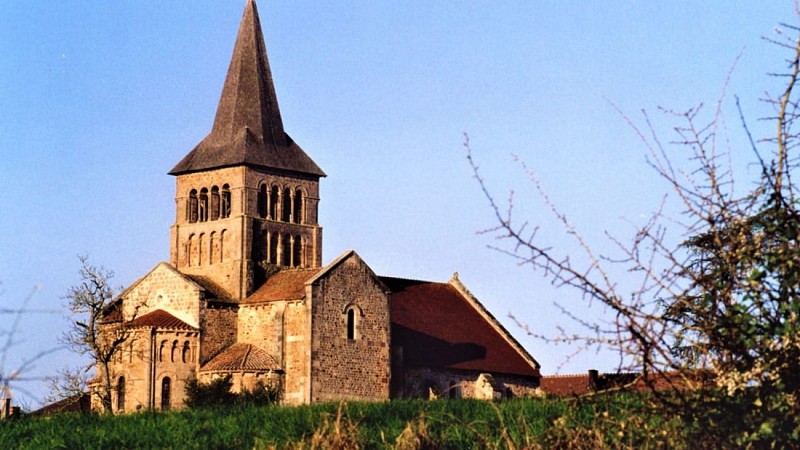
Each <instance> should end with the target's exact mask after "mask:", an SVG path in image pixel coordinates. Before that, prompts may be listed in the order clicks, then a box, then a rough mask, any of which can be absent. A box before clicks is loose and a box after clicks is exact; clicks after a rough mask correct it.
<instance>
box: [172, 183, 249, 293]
mask: <svg viewBox="0 0 800 450" xmlns="http://www.w3.org/2000/svg"><path fill="white" fill-rule="evenodd" d="M247 170H248V169H247V168H245V167H229V168H224V169H215V170H211V171H204V172H196V173H189V174H184V175H180V176H178V177H177V178H176V181H175V223H174V224H173V225H172V226H171V227H170V262H171V263H172V265H173V266H175V267H176V268H178V270H180V271H181V272H183V273H187V274H192V275H198V276H202V277H204V278H206V279H208V280H209V281H210V282H211V283H213V284H214V285H215V286H217V287H218V290H220V291H222V292H224V293H225V294H224V295H225V297H228V298H231V299H235V300H238V299H240V298H242V297H243V296H245V295H247V292H244V291H246V289H247V286H246V283H247V280H246V276H247V274H246V271H243V270H242V269H243V265H244V264H245V263H246V259H247V258H248V257H249V255H246V254H244V251H243V248H245V247H244V244H246V243H247V239H248V238H249V233H250V232H249V230H248V229H247V227H245V226H244V222H245V204H246V201H247V199H246V189H245V172H246V171H247ZM225 185H228V189H229V191H230V195H231V199H230V215H229V216H228V217H227V218H223V217H221V216H219V217H218V218H216V219H215V218H214V216H213V215H211V214H210V213H209V214H208V217H207V220H206V221H200V220H198V221H195V222H192V221H191V220H190V214H189V208H188V205H189V194H190V192H191V191H192V190H193V189H194V190H195V191H197V192H198V193H199V192H200V191H201V190H202V189H203V188H205V189H207V190H208V192H209V195H210V192H211V190H212V189H213V188H214V187H217V188H218V189H220V190H221V189H222V188H223V186H225ZM198 195H199V194H198ZM210 206H211V201H210V200H209V208H210ZM250 289H252V286H250Z"/></svg>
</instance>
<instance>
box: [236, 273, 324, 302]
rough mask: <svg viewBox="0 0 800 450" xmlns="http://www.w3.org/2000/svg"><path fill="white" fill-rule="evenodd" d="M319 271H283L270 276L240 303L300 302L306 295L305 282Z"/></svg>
mask: <svg viewBox="0 0 800 450" xmlns="http://www.w3.org/2000/svg"><path fill="white" fill-rule="evenodd" d="M320 270H321V269H319V268H316V269H284V270H281V271H280V272H278V273H276V274H274V275H272V276H271V277H269V278H268V279H267V282H266V283H264V284H263V285H261V287H260V288H258V290H256V291H255V292H253V293H252V294H250V296H249V297H247V298H246V299H244V301H242V303H244V304H248V303H250V304H252V303H264V302H274V301H278V300H301V299H302V298H303V297H304V296H305V295H306V284H305V283H306V281H308V280H310V279H311V278H312V277H313V276H314V275H316V274H317V273H318V272H319V271H320Z"/></svg>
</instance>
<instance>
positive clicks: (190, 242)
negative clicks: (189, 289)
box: [186, 234, 196, 267]
mask: <svg viewBox="0 0 800 450" xmlns="http://www.w3.org/2000/svg"><path fill="white" fill-rule="evenodd" d="M195 247H196V245H194V235H193V234H190V235H189V239H187V240H186V265H187V266H189V267H192V262H193V259H194V252H195Z"/></svg>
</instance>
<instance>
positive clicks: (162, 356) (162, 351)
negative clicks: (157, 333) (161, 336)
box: [158, 341, 167, 362]
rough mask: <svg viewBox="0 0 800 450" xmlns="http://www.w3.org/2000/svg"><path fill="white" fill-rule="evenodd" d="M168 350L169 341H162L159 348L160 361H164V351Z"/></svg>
mask: <svg viewBox="0 0 800 450" xmlns="http://www.w3.org/2000/svg"><path fill="white" fill-rule="evenodd" d="M166 349H167V341H161V347H159V348H158V361H159V362H163V361H164V351H165V350H166Z"/></svg>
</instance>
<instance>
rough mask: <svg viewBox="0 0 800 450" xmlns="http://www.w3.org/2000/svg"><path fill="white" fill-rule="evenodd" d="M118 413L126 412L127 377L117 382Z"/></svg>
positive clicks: (120, 378)
mask: <svg viewBox="0 0 800 450" xmlns="http://www.w3.org/2000/svg"><path fill="white" fill-rule="evenodd" d="M117 411H125V377H119V380H117Z"/></svg>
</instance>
